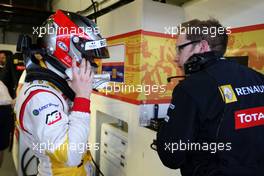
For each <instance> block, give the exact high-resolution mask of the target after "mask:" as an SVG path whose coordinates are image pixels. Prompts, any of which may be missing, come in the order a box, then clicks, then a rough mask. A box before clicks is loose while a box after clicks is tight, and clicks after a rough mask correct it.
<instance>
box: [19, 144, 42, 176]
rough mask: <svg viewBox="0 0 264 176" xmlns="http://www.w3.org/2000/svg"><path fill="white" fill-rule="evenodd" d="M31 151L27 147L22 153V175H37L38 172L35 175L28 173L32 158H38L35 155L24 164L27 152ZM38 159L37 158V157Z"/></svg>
mask: <svg viewBox="0 0 264 176" xmlns="http://www.w3.org/2000/svg"><path fill="white" fill-rule="evenodd" d="M28 152H29V148H27V149H26V150H25V151H24V153H23V155H22V158H21V170H22V175H23V176H37V174H34V175H27V168H28V166H29V164H30V163H31V162H32V160H33V159H34V158H36V157H35V156H34V155H33V156H32V157H31V158H30V159H29V160H28V162H27V164H26V165H24V161H25V157H26V154H27V153H28ZM36 159H37V158H36ZM38 163H39V162H38V159H37V165H38Z"/></svg>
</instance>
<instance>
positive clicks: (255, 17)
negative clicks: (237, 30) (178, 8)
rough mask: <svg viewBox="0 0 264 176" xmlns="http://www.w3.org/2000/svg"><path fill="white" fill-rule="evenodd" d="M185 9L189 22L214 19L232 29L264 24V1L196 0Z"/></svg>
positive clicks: (185, 6)
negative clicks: (191, 20)
mask: <svg viewBox="0 0 264 176" xmlns="http://www.w3.org/2000/svg"><path fill="white" fill-rule="evenodd" d="M183 8H184V11H185V15H186V19H187V20H189V19H193V18H198V19H208V18H209V17H214V18H216V19H218V20H219V21H220V22H221V23H222V24H223V25H224V26H231V28H234V27H241V26H248V25H254V24H261V23H264V1H263V0H250V1H249V0H221V1H219V0H198V1H197V0H194V1H191V2H190V3H187V4H185V5H184V6H183Z"/></svg>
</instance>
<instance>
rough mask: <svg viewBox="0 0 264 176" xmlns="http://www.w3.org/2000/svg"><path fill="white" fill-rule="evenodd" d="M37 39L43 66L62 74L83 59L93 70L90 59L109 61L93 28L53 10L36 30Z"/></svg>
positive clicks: (88, 22)
mask: <svg viewBox="0 0 264 176" xmlns="http://www.w3.org/2000/svg"><path fill="white" fill-rule="evenodd" d="M39 37H41V40H40V45H41V47H42V48H44V49H45V50H46V53H47V55H48V56H49V57H48V58H47V59H46V60H47V62H48V63H50V64H51V65H52V66H53V67H55V68H56V69H58V70H59V71H61V72H63V73H64V72H65V70H67V69H68V68H71V66H72V60H73V58H75V59H76V61H77V65H79V64H80V63H81V60H82V59H83V58H85V59H87V60H89V61H90V63H91V65H92V66H96V64H95V63H94V58H99V59H102V58H108V57H109V53H108V49H107V44H106V39H104V38H102V37H101V35H100V31H99V28H98V27H97V25H96V24H95V23H94V22H93V21H92V20H89V19H87V18H86V17H83V16H81V15H78V14H76V13H72V12H67V11H62V10H57V11H56V13H55V14H53V15H51V16H50V17H49V18H48V19H47V20H46V22H45V23H44V25H43V27H42V28H40V31H39Z"/></svg>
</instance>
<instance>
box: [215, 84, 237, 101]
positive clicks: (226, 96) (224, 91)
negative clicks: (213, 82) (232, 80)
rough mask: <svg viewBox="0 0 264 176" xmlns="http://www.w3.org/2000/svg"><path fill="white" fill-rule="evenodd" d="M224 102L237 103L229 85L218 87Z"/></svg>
mask: <svg viewBox="0 0 264 176" xmlns="http://www.w3.org/2000/svg"><path fill="white" fill-rule="evenodd" d="M218 88H219V90H220V93H221V95H222V98H223V100H224V102H225V103H226V104H227V103H233V102H236V101H237V97H236V94H235V92H234V90H233V88H232V86H231V85H230V84H228V85H223V86H220V87H218Z"/></svg>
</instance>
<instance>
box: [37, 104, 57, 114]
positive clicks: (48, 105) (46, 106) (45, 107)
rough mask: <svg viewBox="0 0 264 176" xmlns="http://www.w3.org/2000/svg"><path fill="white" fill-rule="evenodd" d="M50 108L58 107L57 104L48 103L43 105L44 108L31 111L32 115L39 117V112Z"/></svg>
mask: <svg viewBox="0 0 264 176" xmlns="http://www.w3.org/2000/svg"><path fill="white" fill-rule="evenodd" d="M51 106H55V107H58V106H59V105H58V104H53V103H48V104H46V105H44V106H41V107H40V108H38V109H34V110H33V114H34V115H35V116H37V115H39V113H40V112H41V111H43V110H45V109H47V108H49V107H51Z"/></svg>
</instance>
